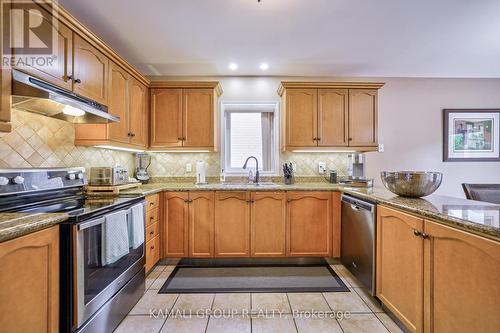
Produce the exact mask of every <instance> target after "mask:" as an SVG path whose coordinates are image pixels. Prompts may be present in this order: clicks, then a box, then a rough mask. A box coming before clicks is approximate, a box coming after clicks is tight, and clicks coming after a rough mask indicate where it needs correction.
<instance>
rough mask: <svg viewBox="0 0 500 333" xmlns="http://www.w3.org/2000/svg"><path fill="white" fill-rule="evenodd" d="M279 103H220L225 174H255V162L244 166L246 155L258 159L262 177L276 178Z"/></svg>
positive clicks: (222, 156) (222, 155)
mask: <svg viewBox="0 0 500 333" xmlns="http://www.w3.org/2000/svg"><path fill="white" fill-rule="evenodd" d="M278 110H279V109H278V103H277V102H273V103H222V107H221V111H222V115H223V117H222V128H223V131H222V147H223V151H222V154H221V158H222V161H221V162H222V163H221V165H223V168H224V173H225V174H228V175H247V174H248V171H249V169H250V170H252V171H253V173H254V174H255V162H254V161H253V160H252V161H249V164H248V168H247V170H244V169H243V164H244V163H245V160H246V159H247V158H248V157H249V156H255V157H256V158H257V159H258V160H259V172H260V173H261V175H276V174H277V163H278V134H277V133H278V123H279V122H278V113H279V112H278Z"/></svg>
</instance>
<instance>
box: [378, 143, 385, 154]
mask: <svg viewBox="0 0 500 333" xmlns="http://www.w3.org/2000/svg"><path fill="white" fill-rule="evenodd" d="M384 148H385V147H384V144H383V143H381V144H379V145H378V152H379V153H383V152H384Z"/></svg>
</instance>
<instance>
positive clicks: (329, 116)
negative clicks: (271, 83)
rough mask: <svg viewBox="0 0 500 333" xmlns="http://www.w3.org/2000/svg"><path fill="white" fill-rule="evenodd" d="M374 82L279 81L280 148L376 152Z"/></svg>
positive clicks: (375, 85)
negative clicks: (281, 104)
mask: <svg viewBox="0 0 500 333" xmlns="http://www.w3.org/2000/svg"><path fill="white" fill-rule="evenodd" d="M383 85H384V84H383V83H377V82H281V85H280V87H279V89H278V94H279V95H280V96H281V97H282V103H283V106H282V110H283V115H282V117H283V120H282V133H283V138H282V142H281V144H282V148H283V150H293V149H297V148H299V149H300V148H310V149H314V150H319V151H321V150H325V149H328V148H339V149H344V150H356V151H374V150H377V94H378V89H380V88H381V87H382V86H383Z"/></svg>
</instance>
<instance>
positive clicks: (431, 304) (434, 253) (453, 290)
mask: <svg viewBox="0 0 500 333" xmlns="http://www.w3.org/2000/svg"><path fill="white" fill-rule="evenodd" d="M424 231H425V233H426V234H428V235H429V238H428V239H426V240H425V241H424V258H425V261H424V262H425V265H424V272H425V279H424V286H425V294H424V295H425V303H424V304H425V307H424V318H425V326H424V331H425V332H439V333H447V332H454V333H458V332H464V333H465V332H498V330H499V329H500V243H499V242H495V241H493V240H489V239H486V238H483V237H479V236H476V235H472V234H469V233H467V232H464V231H460V230H456V229H453V228H450V227H446V226H443V225H440V224H438V223H435V222H431V221H425V226H424Z"/></svg>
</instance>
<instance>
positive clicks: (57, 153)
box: [0, 110, 348, 177]
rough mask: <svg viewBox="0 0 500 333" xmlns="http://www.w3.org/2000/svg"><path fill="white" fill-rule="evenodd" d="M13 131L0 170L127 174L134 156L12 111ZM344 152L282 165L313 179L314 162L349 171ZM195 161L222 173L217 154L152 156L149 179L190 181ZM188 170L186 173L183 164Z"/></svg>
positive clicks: (1, 149)
mask: <svg viewBox="0 0 500 333" xmlns="http://www.w3.org/2000/svg"><path fill="white" fill-rule="evenodd" d="M12 124H13V131H12V132H11V133H7V134H6V133H0V168H30V167H33V168H35V167H73V166H83V167H86V168H89V167H91V166H114V165H116V164H120V165H121V166H123V167H125V168H127V169H128V170H129V172H130V173H131V174H133V170H134V162H135V158H134V155H133V154H132V153H129V152H123V151H116V150H109V149H102V148H93V147H76V146H75V145H74V144H73V142H74V137H75V134H74V129H73V125H72V124H70V123H68V122H65V121H61V120H57V119H53V118H48V117H44V116H41V115H36V114H33V113H29V112H24V111H17V110H13V112H12ZM347 155H348V154H347V153H292V152H286V153H281V154H280V164H281V163H283V162H284V161H287V162H295V164H296V165H297V170H296V175H297V176H304V177H311V176H319V175H318V163H319V162H325V163H326V165H327V167H328V169H330V170H337V172H338V174H340V175H344V174H346V173H347ZM198 160H203V161H205V162H207V163H208V176H210V177H218V176H219V173H220V169H221V168H220V159H219V153H152V160H151V166H150V168H149V171H150V174H151V176H152V177H194V175H195V172H194V171H195V170H194V169H195V165H196V162H197V161H198ZM187 163H191V164H192V168H193V169H192V171H191V172H186V164H187Z"/></svg>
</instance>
